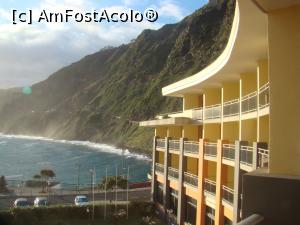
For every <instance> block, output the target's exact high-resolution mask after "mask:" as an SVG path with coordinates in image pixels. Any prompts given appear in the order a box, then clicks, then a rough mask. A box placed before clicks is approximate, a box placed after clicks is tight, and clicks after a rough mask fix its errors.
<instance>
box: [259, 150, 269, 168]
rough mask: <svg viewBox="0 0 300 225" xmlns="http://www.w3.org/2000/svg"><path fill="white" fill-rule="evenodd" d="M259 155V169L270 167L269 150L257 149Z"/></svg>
mask: <svg viewBox="0 0 300 225" xmlns="http://www.w3.org/2000/svg"><path fill="white" fill-rule="evenodd" d="M257 154H258V165H257V166H258V167H260V168H265V167H268V166H269V150H268V149H263V148H258V149H257Z"/></svg>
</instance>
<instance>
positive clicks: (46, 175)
mask: <svg viewBox="0 0 300 225" xmlns="http://www.w3.org/2000/svg"><path fill="white" fill-rule="evenodd" d="M40 177H41V178H42V179H43V180H44V185H43V191H44V190H45V184H46V183H48V181H49V179H52V178H54V177H55V173H54V171H53V170H50V169H42V170H41V171H40Z"/></svg>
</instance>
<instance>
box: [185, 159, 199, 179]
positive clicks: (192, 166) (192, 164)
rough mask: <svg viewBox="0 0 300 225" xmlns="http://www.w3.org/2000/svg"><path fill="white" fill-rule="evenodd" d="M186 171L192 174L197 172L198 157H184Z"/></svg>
mask: <svg viewBox="0 0 300 225" xmlns="http://www.w3.org/2000/svg"><path fill="white" fill-rule="evenodd" d="M186 172H189V173H192V174H194V175H197V174H198V159H196V158H192V157H186Z"/></svg>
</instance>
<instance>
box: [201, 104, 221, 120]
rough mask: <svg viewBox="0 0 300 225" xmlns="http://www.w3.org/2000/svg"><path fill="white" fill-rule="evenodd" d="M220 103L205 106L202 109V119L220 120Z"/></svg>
mask: <svg viewBox="0 0 300 225" xmlns="http://www.w3.org/2000/svg"><path fill="white" fill-rule="evenodd" d="M221 107H222V106H221V104H217V105H211V106H206V107H205V111H204V120H205V121H206V122H207V123H211V122H221V120H220V119H221V116H222V113H221V112H222V110H221Z"/></svg>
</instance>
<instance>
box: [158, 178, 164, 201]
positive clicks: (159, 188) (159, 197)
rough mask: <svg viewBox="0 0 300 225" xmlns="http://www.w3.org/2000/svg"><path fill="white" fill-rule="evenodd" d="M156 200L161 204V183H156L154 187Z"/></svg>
mask: <svg viewBox="0 0 300 225" xmlns="http://www.w3.org/2000/svg"><path fill="white" fill-rule="evenodd" d="M156 190H157V191H156V201H157V202H158V203H160V204H161V205H163V201H164V200H163V198H164V191H163V190H164V186H163V184H161V183H157V188H156Z"/></svg>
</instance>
